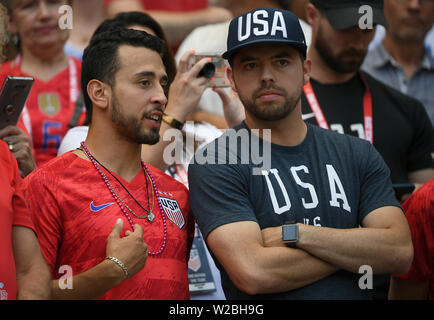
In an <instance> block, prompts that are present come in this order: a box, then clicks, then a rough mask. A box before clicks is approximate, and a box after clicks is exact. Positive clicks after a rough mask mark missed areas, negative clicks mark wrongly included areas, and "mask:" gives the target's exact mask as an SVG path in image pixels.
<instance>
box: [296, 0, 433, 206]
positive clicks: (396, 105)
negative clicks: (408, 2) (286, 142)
mask: <svg viewBox="0 0 434 320" xmlns="http://www.w3.org/2000/svg"><path fill="white" fill-rule="evenodd" d="M382 10H383V1H379V0H369V1H368V0H363V1H356V0H345V1H344V0H327V1H325V0H311V3H310V4H308V6H307V8H306V13H307V20H308V22H309V24H310V25H311V26H312V46H311V48H310V50H309V53H308V57H309V59H310V60H312V74H311V79H310V82H309V83H308V84H307V85H306V86H305V88H304V95H303V97H302V111H303V117H304V119H305V120H306V121H307V122H308V123H311V124H315V125H319V126H320V127H322V128H326V129H331V130H334V131H338V132H340V133H345V134H349V135H353V136H357V137H359V138H362V139H365V140H368V141H369V142H371V143H372V144H373V145H374V146H375V148H376V149H377V150H378V152H379V153H380V154H381V156H382V157H383V158H384V161H385V162H386V164H387V165H388V167H389V169H390V171H391V180H392V183H395V184H398V183H401V184H402V183H409V182H410V183H415V184H423V183H424V182H426V181H428V180H429V179H431V178H433V177H434V162H433V159H432V157H431V153H432V152H434V132H433V129H432V125H431V123H430V119H429V117H428V115H427V113H426V111H425V109H424V107H423V105H422V104H421V103H420V102H419V101H417V100H415V99H412V98H410V97H408V96H406V95H404V94H401V93H399V92H398V91H396V90H393V89H392V88H390V87H388V86H386V85H384V84H382V83H380V82H379V81H377V80H375V79H374V78H372V77H371V76H370V75H369V74H366V73H365V72H361V71H360V66H361V65H362V63H363V61H364V59H365V56H366V54H367V50H368V46H369V43H370V41H371V40H372V38H373V36H374V33H375V26H376V25H377V24H382V25H385V19H384V16H383V14H382ZM406 197H407V198H408V195H407V196H406ZM399 200H401V201H402V200H405V198H402V199H399Z"/></svg>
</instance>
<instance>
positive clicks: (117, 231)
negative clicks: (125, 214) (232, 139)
mask: <svg viewBox="0 0 434 320" xmlns="http://www.w3.org/2000/svg"><path fill="white" fill-rule="evenodd" d="M123 229H124V220H122V219H121V218H119V219H118V220H116V223H115V225H114V227H113V230H112V232H111V233H110V236H112V237H114V238H120V237H121V233H122V230H123Z"/></svg>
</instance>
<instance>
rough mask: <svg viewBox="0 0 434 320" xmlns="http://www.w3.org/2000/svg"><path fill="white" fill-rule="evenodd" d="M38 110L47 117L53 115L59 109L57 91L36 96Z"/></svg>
mask: <svg viewBox="0 0 434 320" xmlns="http://www.w3.org/2000/svg"><path fill="white" fill-rule="evenodd" d="M38 104H39V110H41V112H42V113H43V114H45V115H47V116H49V117H54V116H55V115H57V114H58V113H59V111H60V98H59V95H58V94H57V93H42V94H40V95H39V96H38Z"/></svg>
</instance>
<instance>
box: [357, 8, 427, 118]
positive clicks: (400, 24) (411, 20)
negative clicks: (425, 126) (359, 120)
mask: <svg viewBox="0 0 434 320" xmlns="http://www.w3.org/2000/svg"><path fill="white" fill-rule="evenodd" d="M384 15H385V18H386V22H387V31H386V34H385V38H384V40H383V41H382V42H380V43H378V44H377V45H376V46H375V47H374V48H373V49H372V50H370V51H369V52H368V55H367V56H366V58H365V60H364V63H363V65H362V69H363V70H364V71H366V72H368V73H370V74H371V75H372V76H374V77H375V78H376V79H378V80H380V81H382V82H384V83H385V84H387V85H389V86H391V87H393V88H395V89H397V90H399V91H401V92H403V93H405V94H408V95H409V96H411V97H413V98H416V99H418V100H419V101H420V102H422V104H423V105H424V107H425V109H426V111H427V113H428V115H429V117H430V119H431V123H432V124H433V125H434V92H433V91H432V89H431V88H432V84H433V82H434V58H433V57H432V56H431V55H430V54H429V52H428V51H427V47H426V46H425V38H426V36H427V34H428V32H429V31H430V29H431V28H432V26H433V23H434V1H433V0H385V1H384Z"/></svg>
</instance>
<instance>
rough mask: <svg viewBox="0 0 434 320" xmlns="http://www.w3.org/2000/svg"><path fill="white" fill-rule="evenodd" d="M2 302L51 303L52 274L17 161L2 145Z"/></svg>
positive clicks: (0, 291)
mask: <svg viewBox="0 0 434 320" xmlns="http://www.w3.org/2000/svg"><path fill="white" fill-rule="evenodd" d="M0 261H1V263H0V300H15V299H17V298H18V299H48V298H49V297H50V285H49V284H50V273H49V270H48V267H47V264H46V262H45V261H44V259H43V257H42V254H41V251H40V249H39V244H38V240H37V238H36V234H35V232H34V226H33V222H32V219H31V217H30V214H29V211H28V209H27V205H26V201H25V198H24V189H23V181H22V178H21V176H20V174H19V172H18V166H17V161H16V159H15V158H14V156H13V155H12V154H11V152H9V150H8V145H7V144H6V143H5V142H3V141H0Z"/></svg>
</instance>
